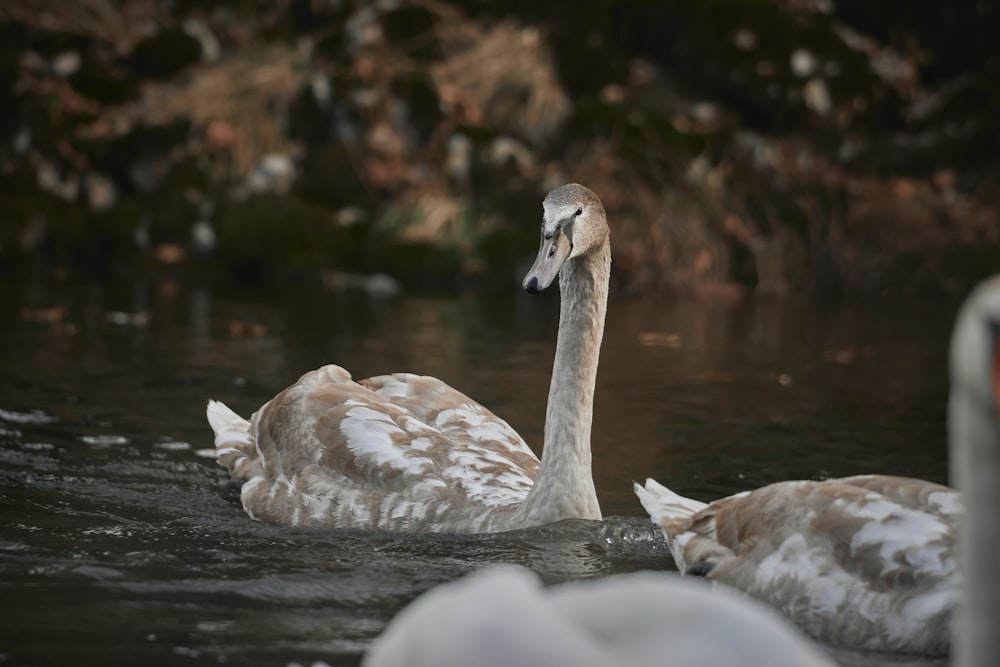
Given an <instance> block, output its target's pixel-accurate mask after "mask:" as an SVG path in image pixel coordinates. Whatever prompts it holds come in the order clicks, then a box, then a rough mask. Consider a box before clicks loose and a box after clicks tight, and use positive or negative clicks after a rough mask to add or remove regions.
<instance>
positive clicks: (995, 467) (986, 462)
mask: <svg viewBox="0 0 1000 667" xmlns="http://www.w3.org/2000/svg"><path fill="white" fill-rule="evenodd" d="M950 361H951V394H950V396H949V399H948V442H949V453H950V463H951V481H952V483H953V484H954V485H955V486H956V487H957V488H958V489H959V490H961V491H962V493H963V494H965V505H966V512H965V514H964V515H963V516H962V520H961V524H960V527H961V530H960V536H961V541H960V544H959V551H960V553H961V564H962V571H963V573H964V574H965V583H964V584H963V585H962V597H961V600H962V604H961V606H960V607H959V610H958V614H957V620H956V623H955V626H956V627H955V644H954V650H953V652H952V655H953V658H954V660H953V663H954V664H955V665H956V666H957V667H992V666H993V665H996V664H997V660H998V659H1000V574H998V572H997V554H1000V514H998V511H1000V276H996V277H994V278H991V279H990V280H987V281H985V282H983V283H982V284H981V285H980V286H979V287H978V288H976V290H975V291H974V292H973V293H972V295H971V296H970V297H969V298H968V299H967V300H966V302H965V304H964V305H963V306H962V309H961V310H960V311H959V314H958V323H957V324H956V326H955V331H954V333H953V334H952V339H951V358H950Z"/></svg>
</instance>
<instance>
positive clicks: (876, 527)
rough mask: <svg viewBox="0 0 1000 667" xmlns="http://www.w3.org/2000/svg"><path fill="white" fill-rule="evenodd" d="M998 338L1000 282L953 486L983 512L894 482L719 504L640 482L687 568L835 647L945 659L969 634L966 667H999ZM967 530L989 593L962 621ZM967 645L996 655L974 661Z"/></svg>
mask: <svg viewBox="0 0 1000 667" xmlns="http://www.w3.org/2000/svg"><path fill="white" fill-rule="evenodd" d="M998 336H1000V277H997V278H994V279H992V280H990V281H988V282H985V283H984V284H982V285H981V286H980V287H979V288H977V290H975V291H974V292H973V294H972V295H970V297H969V298H968V299H967V301H966V303H965V304H964V305H963V307H962V309H961V310H960V312H959V315H958V317H957V319H956V324H955V328H954V333H953V337H952V345H951V358H950V365H951V391H950V397H949V443H950V452H951V454H950V456H951V468H952V480H951V481H952V483H954V484H955V485H956V487H957V488H960V489H961V488H965V487H968V492H967V493H968V497H969V498H970V501H969V502H963V500H962V496H961V495H960V492H959V491H956V490H955V489H952V488H948V487H946V486H942V485H938V484H934V483H931V482H927V481H923V480H919V479H910V478H904V477H892V476H886V475H860V476H856V477H846V478H840V479H828V480H825V481H787V482H778V483H775V484H771V485H769V486H765V487H762V488H760V489H756V490H753V491H747V492H743V493H737V494H735V495H732V496H729V497H727V498H722V499H721V500H716V501H714V502H711V503H703V502H699V501H697V500H692V499H690V498H685V497H683V496H680V495H678V494H676V493H674V492H672V491H670V490H669V489H667V488H665V487H664V486H662V485H660V484H658V483H657V482H656V481H654V480H651V479H647V480H646V484H645V486H641V485H639V484H638V483H635V484H634V490H635V493H636V495H637V496H638V497H639V500H640V501H641V503H642V505H643V506H644V507H645V509H646V511H647V512H648V513H649V515H650V516H651V518H652V519H653V522H654V523H656V524H658V525H659V526H660V528H661V529H662V530H663V534H664V536H665V537H666V541H667V545H668V547H669V548H670V552H671V554H672V555H673V557H674V561H675V562H676V564H677V568H678V570H680V571H681V572H682V573H687V574H695V575H701V576H704V577H706V578H708V579H711V580H713V581H716V582H721V583H723V584H727V585H729V586H732V587H734V588H737V589H740V590H742V591H744V592H746V593H749V594H750V595H752V596H753V597H756V598H758V599H760V600H763V601H764V602H767V603H769V604H771V605H772V606H773V607H775V608H777V609H779V610H780V611H782V612H783V613H784V614H785V615H787V616H788V617H789V618H791V619H792V620H794V621H795V622H796V623H798V624H799V625H800V626H801V627H802V628H803V629H804V630H805V631H806V632H807V633H808V634H810V635H812V636H813V637H815V638H817V639H819V640H820V641H823V642H825V643H828V644H831V645H835V646H844V647H848V648H857V649H869V650H878V651H896V652H904V653H915V654H925V655H945V654H947V653H948V652H949V648H950V645H951V639H952V634H953V632H957V633H958V641H957V643H956V645H957V647H958V651H957V652H958V655H959V656H960V664H963V665H972V664H980V665H984V664H987V662H989V664H993V663H992V662H991V661H992V660H995V659H996V656H998V655H1000V633H998V632H997V628H1000V590H998V589H1000V583H998V582H1000V579H998V578H997V577H996V575H995V572H994V570H995V562H994V560H995V557H996V554H997V552H998V551H1000V522H997V520H996V518H995V512H996V511H997V508H998V507H1000V471H998V470H997V468H998V467H1000V431H998V424H997V419H998V415H1000V398H998V397H1000V392H998V386H1000V348H998V347H997V345H998V343H1000V338H998ZM987 354H989V355H990V358H989V359H987V358H986V355H987ZM991 381H992V383H993V384H992V386H991V384H990V382H991ZM963 507H967V515H966V514H965V511H966V510H963ZM963 517H964V519H963ZM962 520H965V521H966V522H967V523H966V524H965V526H966V528H965V530H964V531H961V532H962V535H963V537H962V540H963V541H962V545H961V546H962V551H964V552H965V553H966V554H967V556H968V563H967V573H968V577H969V578H970V580H971V581H973V582H975V584H974V585H970V586H968V588H967V591H966V593H965V595H966V596H967V600H966V601H965V602H964V603H963V604H965V610H964V611H963V612H962V618H961V620H960V621H956V620H955V617H956V614H957V611H956V608H957V607H958V603H959V600H960V595H961V588H962V581H963V576H964V575H963V571H962V568H961V567H960V565H959V563H958V552H959V548H958V539H959V532H960V531H959V529H958V526H959V522H960V521H962ZM987 582H989V584H990V585H987ZM981 584H982V585H981ZM967 646H968V647H972V648H969V649H968V651H969V652H970V653H974V654H975V655H978V656H990V657H989V658H982V657H980V658H979V660H980V662H978V663H976V662H965V660H966V658H965V655H966V647H967Z"/></svg>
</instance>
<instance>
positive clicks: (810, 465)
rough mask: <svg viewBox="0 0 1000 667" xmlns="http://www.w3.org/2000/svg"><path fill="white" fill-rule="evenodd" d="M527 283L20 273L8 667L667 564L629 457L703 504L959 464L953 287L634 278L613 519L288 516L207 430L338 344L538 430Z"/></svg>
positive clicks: (601, 460)
mask: <svg viewBox="0 0 1000 667" xmlns="http://www.w3.org/2000/svg"><path fill="white" fill-rule="evenodd" d="M514 292H515V289H514V288H512V294H510V295H485V294H467V295H461V296H455V297H442V298H431V297H405V296H404V297H392V298H386V299H374V298H370V297H368V296H366V295H365V294H364V293H361V292H352V291H347V292H323V291H313V290H309V289H291V288H289V289H270V290H269V289H255V290H252V291H249V290H248V291H234V290H232V289H225V288H214V289H213V288H208V287H195V286H191V285H188V284H185V283H184V282H182V281H174V280H169V279H164V280H161V281H159V282H151V283H148V284H140V285H124V284H92V285H90V284H85V285H75V284H65V285H55V286H52V285H32V286H29V287H25V286H15V285H3V286H0V296H2V302H0V303H2V304H3V305H2V307H0V526H2V532H0V663H3V664H17V665H64V664H73V665H90V664H93V665H107V664H142V665H180V664H184V665H188V664H219V663H225V664H233V665H286V664H288V663H289V662H293V661H298V662H300V663H302V664H310V663H312V662H314V661H324V662H326V663H328V664H330V665H338V664H357V662H358V661H359V659H360V655H361V653H362V651H363V650H364V648H365V647H366V646H367V645H368V643H369V642H370V641H371V639H372V638H373V637H374V636H375V635H377V634H378V633H379V632H380V630H381V629H382V628H383V627H384V625H385V623H386V622H387V621H388V620H389V619H390V618H391V617H392V616H393V614H394V613H396V612H397V611H398V610H399V609H400V608H402V607H403V606H404V605H405V604H406V603H407V602H409V601H410V600H412V599H413V598H414V597H416V596H417V595H418V594H420V593H421V592H422V591H424V590H426V589H428V588H430V587H432V586H434V585H436V584H438V583H441V582H444V581H448V580H450V579H454V578H456V577H458V576H461V575H463V574H465V573H467V572H470V571H472V570H474V569H475V568H476V567H478V566H480V565H483V564H485V563H493V562H498V561H502V562H514V563H520V564H523V565H527V566H529V567H531V568H532V569H534V570H536V571H537V572H539V573H540V574H541V575H542V577H543V578H544V579H545V581H547V582H558V581H564V580H568V579H574V578H580V577H591V576H600V575H605V574H609V573H615V572H627V571H632V570H640V569H670V568H672V567H673V566H672V563H671V561H670V557H669V555H668V554H667V553H666V551H665V547H664V546H663V543H662V540H661V539H660V537H659V536H658V535H657V534H656V531H654V530H653V529H652V526H651V525H650V524H649V522H648V520H647V518H646V517H645V515H644V514H643V513H642V509H641V507H640V506H639V505H638V502H637V501H636V500H635V498H634V496H633V495H632V491H631V482H632V480H641V479H644V478H645V477H647V476H652V477H655V478H657V479H659V480H660V481H662V482H664V483H666V484H668V485H670V486H671V487H673V488H675V489H676V490H678V491H680V492H683V493H687V494H689V495H692V496H695V497H698V498H702V499H710V498H713V497H717V496H720V495H724V494H728V493H732V492H735V491H739V490H743V489H747V488H751V487H755V486H759V485H761V484H765V483H767V482H771V481H775V480H780V479H787V478H801V477H805V478H813V477H822V476H827V475H845V474H852V473H858V472H872V471H878V472H889V473H895V474H902V475H911V476H917V477H924V478H927V479H931V480H935V481H941V482H944V481H946V479H947V469H946V458H947V456H946V447H945V431H944V411H945V396H946V390H947V379H946V367H945V357H946V355H945V349H946V343H947V337H948V334H949V330H950V326H951V318H952V316H953V313H954V305H953V304H940V303H938V304H910V305H891V304H879V305H878V306H877V307H869V308H865V307H843V306H841V307H825V308H823V307H816V306H813V305H810V304H808V303H804V302H768V301H762V302H758V303H754V304H749V305H743V306H728V307H727V306H713V305H706V304H702V303H696V302H681V303H672V302H666V301H661V300H633V299H627V298H624V297H620V296H615V297H614V298H613V300H612V303H611V306H610V309H609V322H608V328H607V332H606V334H605V344H604V348H603V351H602V359H601V368H600V373H599V378H598V388H597V405H596V408H595V425H594V434H593V435H594V465H595V479H596V484H597V488H598V494H599V496H600V499H601V503H602V507H603V508H604V512H605V515H606V516H608V517H609V518H608V519H606V520H605V521H604V522H601V523H596V522H594V523H592V522H566V523H564V524H559V525H556V526H550V527H544V528H539V529H534V530H529V531H522V532H518V533H511V534H506V535H489V536H396V535H391V534H378V533H376V534H373V533H362V532H346V533H345V532H338V533H316V532H305V531H301V530H290V529H282V528H272V527H268V526H263V525H260V524H257V523H254V522H252V521H250V520H249V519H248V518H247V517H246V516H245V514H244V513H243V511H242V509H241V508H240V507H239V506H238V505H237V504H235V503H234V502H233V500H232V494H231V492H230V490H229V489H228V488H227V483H226V474H225V472H224V471H223V470H222V469H221V468H219V467H218V466H216V465H215V463H214V462H213V460H212V459H211V458H207V457H205V456H203V455H201V453H200V452H199V450H202V449H204V448H208V447H210V446H211V437H210V431H209V429H208V427H207V425H206V424H205V420H204V406H205V401H206V399H207V398H209V397H213V398H218V399H221V400H224V401H226V402H227V403H228V404H229V405H230V406H231V407H233V408H234V409H236V410H237V411H239V412H241V413H243V414H249V413H250V412H251V411H252V410H254V409H255V408H256V407H258V406H259V405H260V404H261V403H262V402H263V401H265V400H267V399H268V398H270V396H271V395H273V393H274V392H275V391H277V390H278V389H280V388H282V387H284V386H286V385H287V384H289V383H290V382H292V381H293V380H294V379H295V378H297V377H298V376H299V375H300V374H301V373H302V372H304V371H306V370H308V369H311V368H314V367H316V366H319V365H320V364H323V363H327V362H330V361H335V362H337V363H340V364H342V365H344V366H346V367H347V368H349V369H350V370H351V371H352V372H353V373H354V375H355V377H365V376H367V375H372V374H377V373H383V372H388V371H398V370H410V371H414V372H418V373H426V374H432V375H436V376H438V377H441V378H442V379H444V380H445V381H447V382H449V383H450V384H452V385H454V386H455V387H458V388H459V389H461V390H463V391H465V392H466V393H468V394H470V395H471V396H474V397H476V398H477V399H479V400H480V401H481V402H482V403H484V404H485V405H487V406H488V407H490V408H491V409H493V410H494V411H495V412H496V413H498V414H499V415H501V416H503V417H504V418H506V419H507V420H508V421H509V422H510V423H511V424H512V425H513V426H515V427H516V428H518V429H519V430H520V432H521V433H522V435H524V436H525V438H526V440H527V441H528V442H529V443H533V444H537V443H539V442H540V440H541V430H542V420H543V416H544V410H545V398H546V394H547V388H548V374H549V371H550V368H551V360H552V353H553V346H554V334H555V320H556V316H557V302H556V300H555V295H554V294H551V295H542V296H540V297H527V296H520V295H517V294H516V293H514ZM838 658H839V659H840V660H841V661H842V662H843V663H844V664H868V665H885V664H893V665H897V664H902V663H903V662H905V661H904V660H902V659H896V658H893V657H891V656H875V657H873V656H857V655H852V654H838ZM917 664H933V663H924V662H920V661H917Z"/></svg>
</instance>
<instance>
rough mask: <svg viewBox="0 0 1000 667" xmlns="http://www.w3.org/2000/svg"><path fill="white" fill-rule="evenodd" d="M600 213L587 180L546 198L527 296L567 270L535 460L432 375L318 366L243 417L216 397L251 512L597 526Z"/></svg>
mask: <svg viewBox="0 0 1000 667" xmlns="http://www.w3.org/2000/svg"><path fill="white" fill-rule="evenodd" d="M609 236H610V231H609V229H608V225H607V220H606V216H605V213H604V207H603V205H602V204H601V202H600V199H598V198H597V196H596V195H595V194H594V193H593V192H591V191H590V190H588V189H587V188H584V187H583V186H580V185H576V184H570V185H566V186H562V187H560V188H556V189H555V190H553V191H552V192H550V193H549V194H548V196H547V197H546V198H545V201H544V203H543V226H542V243H541V246H540V249H539V253H538V257H537V259H536V260H535V264H534V265H533V266H532V268H531V269H530V270H529V272H528V275H527V276H526V277H525V281H524V288H525V290H527V291H528V292H529V293H535V292H538V291H540V290H542V289H545V288H546V287H548V286H549V285H550V284H552V283H553V282H554V280H555V278H556V276H557V275H558V276H559V284H560V291H561V303H560V316H559V318H560V319H559V332H558V335H557V341H556V359H555V363H554V367H553V374H552V382H551V386H550V391H549V403H548V408H547V411H546V425H545V447H544V450H543V456H542V458H541V460H539V459H538V457H537V456H536V455H535V454H534V452H533V451H532V450H531V449H530V448H529V447H528V445H527V444H525V442H524V440H522V439H521V437H520V436H519V435H518V434H517V432H515V431H514V429H512V428H511V427H510V425H509V424H507V422H505V421H504V420H502V419H500V418H499V417H497V416H496V415H494V414H493V413H492V412H491V411H490V410H488V409H487V408H486V407H484V406H482V405H480V404H479V403H477V402H476V401H474V400H472V399H471V398H469V397H468V396H466V395H465V394H462V393H461V392H459V391H457V390H455V389H453V388H452V387H450V386H448V385H447V384H445V383H444V382H442V381H441V380H438V379H437V378H433V377H427V376H419V375H413V374H408V373H396V374H392V375H382V376H378V377H373V378H368V379H366V380H360V381H357V382H355V381H354V380H353V379H352V378H351V375H350V374H349V373H348V372H347V371H346V370H344V369H343V368H341V367H339V366H335V365H328V366H323V367H322V368H319V369H317V370H314V371H311V372H309V373H306V374H305V375H303V376H302V377H301V378H300V379H299V380H298V381H297V382H296V383H295V384H293V385H291V386H290V387H288V388H286V389H285V390H283V391H282V392H281V393H279V394H278V395H277V396H275V397H274V398H273V399H271V400H270V401H268V402H267V403H266V404H264V405H263V406H262V407H261V408H260V409H259V410H257V412H255V413H254V415H253V416H252V418H251V419H250V420H249V421H247V420H244V419H242V418H241V417H239V416H238V415H236V414H235V413H234V412H233V411H232V410H230V409H229V408H227V407H226V406H225V405H223V404H221V403H218V402H216V401H211V402H210V403H209V406H208V413H207V414H208V420H209V423H210V425H211V426H212V429H213V431H215V442H216V452H217V454H218V460H219V463H220V464H222V465H223V466H225V467H226V468H228V469H229V472H230V474H231V476H233V477H234V478H236V479H237V480H239V481H242V483H243V485H242V489H241V501H242V503H243V507H244V508H245V510H246V511H247V513H248V514H249V515H250V516H251V517H253V518H255V519H258V520H260V521H264V522H266V523H271V524H276V525H290V526H307V527H327V528H368V529H381V530H397V531H447V532H491V531H499V530H509V529H513V528H521V527H526V526H533V525H539V524H542V523H548V522H551V521H557V520H560V519H566V518H584V519H600V518H601V512H600V507H599V506H598V503H597V494H596V492H595V490H594V484H593V477H592V473H591V454H590V426H591V423H590V422H591V419H592V414H593V397H594V386H595V382H596V375H597V363H598V355H599V350H600V344H601V338H602V335H603V331H604V317H605V312H606V309H607V290H608V281H609V278H610V262H611V251H610V244H609Z"/></svg>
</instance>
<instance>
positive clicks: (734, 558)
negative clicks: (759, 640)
mask: <svg viewBox="0 0 1000 667" xmlns="http://www.w3.org/2000/svg"><path fill="white" fill-rule="evenodd" d="M635 492H636V494H637V495H638V496H639V499H640V501H641V502H642V504H643V506H644V507H645V508H646V510H647V512H649V514H650V516H651V517H652V519H653V521H654V523H657V524H658V525H659V526H660V528H661V529H662V530H663V533H664V535H665V536H666V539H667V545H668V547H669V548H670V552H671V554H672V555H673V557H674V560H675V562H676V564H677V568H678V569H679V570H680V571H681V572H683V573H691V574H700V575H703V576H706V577H707V578H709V579H712V580H713V581H718V582H721V583H724V584H727V585H729V586H732V587H733V588H737V589H739V590H742V591H744V592H746V593H749V594H750V595H752V596H753V597H756V598H758V599H760V600H763V601H764V602H767V603H768V604H770V605H772V606H773V607H775V608H777V609H778V610H780V611H781V612H782V613H784V614H785V615H787V616H788V617H789V618H790V619H793V620H794V621H795V622H796V623H797V624H799V625H800V626H801V627H802V628H803V629H804V630H805V631H806V632H808V633H809V634H810V635H812V636H814V637H816V638H818V639H820V640H822V641H824V642H827V643H830V644H832V645H837V646H850V647H854V648H864V649H872V650H889V651H901V652H907V653H920V654H928V655H942V654H945V653H947V652H948V645H949V640H950V633H951V625H952V618H953V614H954V611H955V607H956V603H957V599H958V582H959V578H960V575H959V571H958V567H957V563H956V559H955V541H956V539H957V534H956V530H955V526H956V523H957V520H958V517H959V515H960V513H961V508H962V503H961V499H960V497H959V494H958V493H957V492H955V491H953V490H952V489H950V488H948V487H945V486H941V485H939V484H933V483H931V482H925V481H922V480H917V479H908V478H903V477H892V476H886V475H859V476H856V477H846V478H841V479H829V480H825V481H789V482H778V483H776V484H771V485H769V486H765V487H762V488H760V489H756V490H754V491H748V492H743V493H738V494H736V495H733V496H729V497H727V498H722V499H720V500H716V501H715V502H712V503H709V504H707V505H706V504H704V503H700V502H698V501H690V500H688V499H685V498H683V497H682V496H678V495H677V494H675V493H673V492H672V491H669V490H668V489H666V488H665V487H663V486H661V485H660V484H658V483H656V482H655V481H653V480H647V481H646V485H645V486H644V487H643V486H640V485H638V484H636V485H635ZM685 501H686V502H685Z"/></svg>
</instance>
